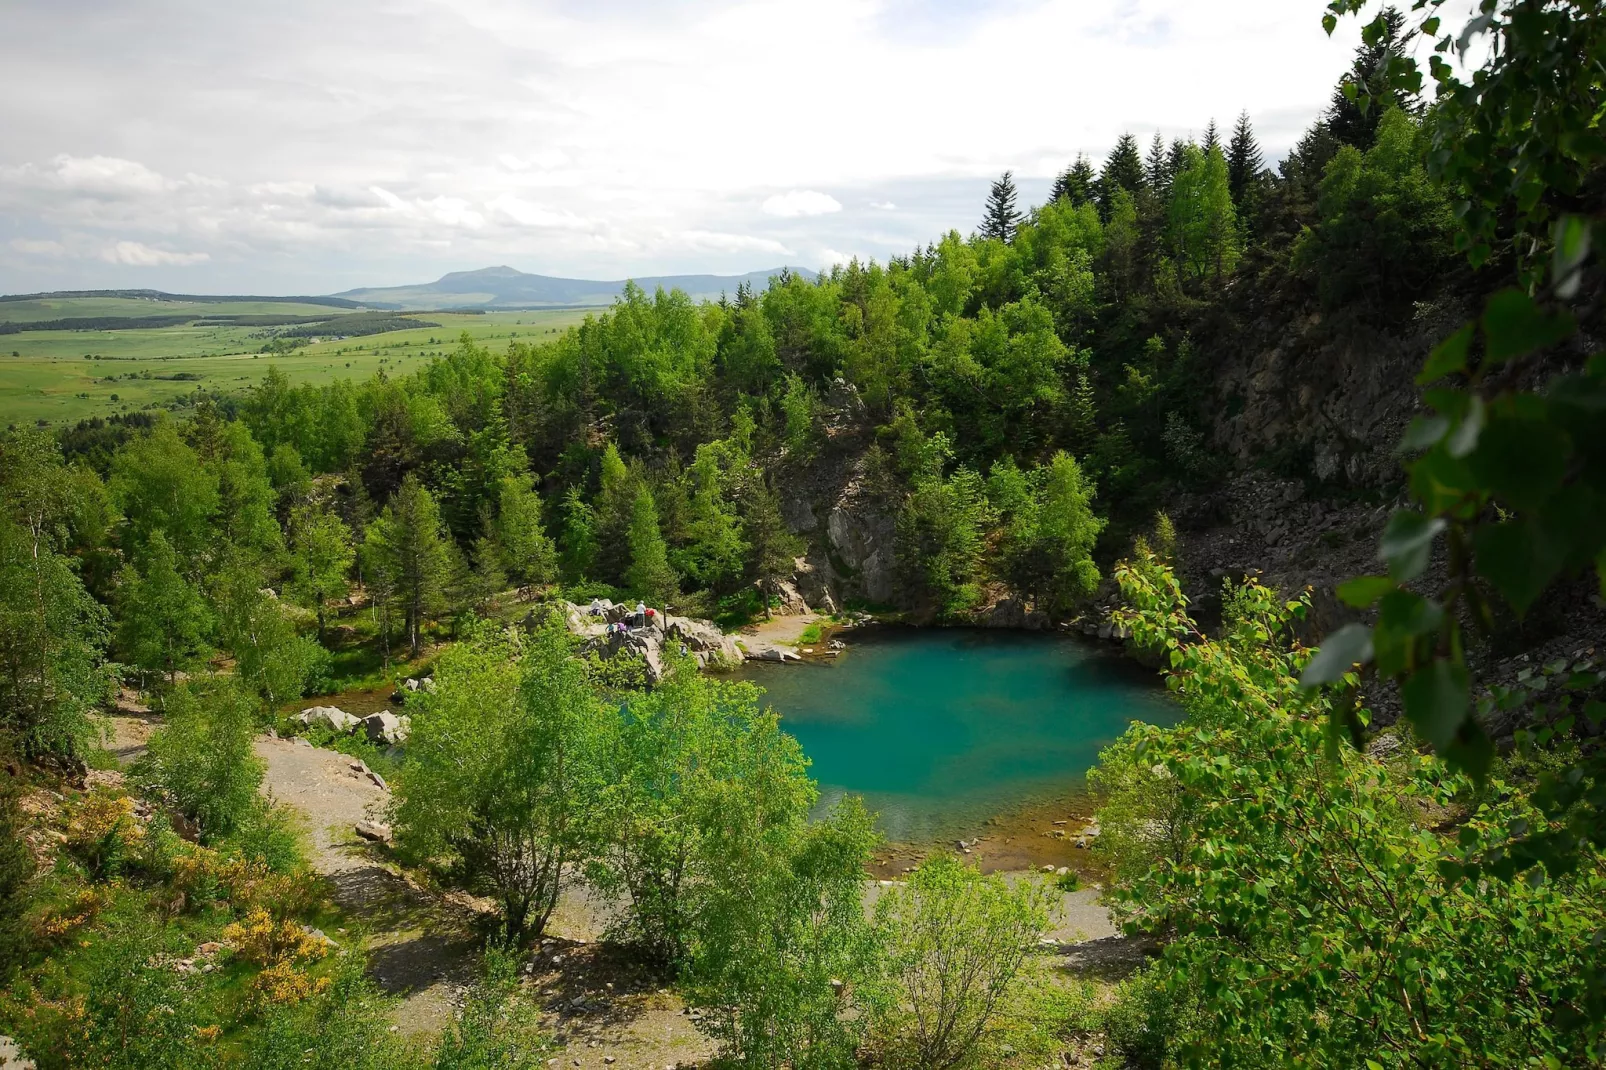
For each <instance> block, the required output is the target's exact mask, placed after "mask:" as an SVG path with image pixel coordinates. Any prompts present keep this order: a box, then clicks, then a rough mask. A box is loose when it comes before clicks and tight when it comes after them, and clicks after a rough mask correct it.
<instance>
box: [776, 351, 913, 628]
mask: <svg viewBox="0 0 1606 1070" xmlns="http://www.w3.org/2000/svg"><path fill="white" fill-rule="evenodd" d="M821 417H822V418H821V424H822V426H823V428H824V435H823V441H822V442H821V443H820V444H819V447H818V449H817V451H816V453H815V455H814V456H812V457H810V458H808V459H807V460H806V461H804V460H799V461H798V462H797V463H796V464H795V465H793V466H792V467H791V468H789V470H788V472H787V475H786V478H785V479H784V480H782V481H781V518H782V519H783V520H784V521H785V522H786V526H787V527H788V528H789V529H790V530H791V532H792V533H793V534H794V535H798V536H800V537H801V538H802V540H803V542H804V545H805V547H806V550H805V552H804V554H803V556H802V557H800V558H798V562H797V571H796V572H795V573H794V574H793V576H792V581H791V582H792V586H793V587H795V589H796V591H797V593H798V594H799V595H800V596H801V597H802V599H803V601H804V602H806V603H807V604H808V608H810V609H812V610H815V611H816V612H825V613H832V612H836V611H837V610H839V609H841V608H842V607H843V606H844V605H845V604H846V603H847V602H849V601H853V602H870V603H875V604H879V605H899V604H901V601H902V600H901V598H900V596H899V591H898V586H897V583H896V579H895V577H896V572H895V565H896V561H895V557H894V553H895V551H894V545H893V544H894V540H895V536H896V522H895V513H894V507H893V505H892V503H890V502H887V501H885V500H883V499H882V498H881V497H880V496H879V495H877V494H875V493H873V492H872V491H871V490H869V489H868V486H867V479H866V473H865V454H866V451H867V450H868V449H869V448H870V446H871V445H872V444H873V443H874V441H875V421H874V420H873V418H872V417H871V416H870V414H869V413H868V412H867V411H866V409H865V406H864V403H863V401H861V400H860V398H859V395H858V392H857V391H856V390H854V388H853V387H851V386H848V385H847V384H845V383H843V382H841V381H840V380H839V381H838V382H837V383H836V384H835V385H833V386H832V388H831V389H830V390H829V391H828V392H827V393H826V396H825V398H824V399H823V401H822V413H821Z"/></svg>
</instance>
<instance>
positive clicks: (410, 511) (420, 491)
mask: <svg viewBox="0 0 1606 1070" xmlns="http://www.w3.org/2000/svg"><path fill="white" fill-rule="evenodd" d="M367 547H368V550H369V558H370V561H371V564H370V568H371V569H374V570H376V571H378V572H381V573H383V576H375V577H374V579H375V581H377V582H379V583H380V584H381V585H382V586H383V587H384V588H385V589H387V590H389V591H394V592H395V593H394V595H393V597H394V599H395V600H396V602H397V603H399V606H400V608H401V610H402V612H403V614H404V617H405V621H406V627H407V641H408V645H409V647H410V648H411V650H412V656H413V657H415V658H416V657H417V656H418V655H419V654H420V653H421V652H422V651H423V622H424V618H425V617H427V616H430V615H431V614H434V613H436V612H439V611H440V610H441V609H443V608H445V605H446V600H445V593H446V584H447V581H448V580H449V579H450V578H451V574H452V564H453V556H454V554H453V551H454V550H455V547H453V546H452V544H451V543H450V541H449V540H448V539H447V537H446V532H445V529H444V528H443V527H442V525H441V512H440V507H439V506H438V505H437V504H436V503H435V498H434V496H433V495H431V494H430V493H429V491H428V490H426V489H425V488H424V485H423V484H422V483H420V482H419V481H418V477H417V476H416V475H413V474H411V473H408V475H407V477H406V478H405V479H403V480H402V484H401V487H400V488H399V489H398V490H397V491H396V494H395V497H393V498H392V499H391V500H390V503H389V504H388V505H386V506H385V510H384V512H382V513H380V514H379V518H378V519H377V520H375V521H374V522H373V523H372V524H370V525H369V527H368V539H367Z"/></svg>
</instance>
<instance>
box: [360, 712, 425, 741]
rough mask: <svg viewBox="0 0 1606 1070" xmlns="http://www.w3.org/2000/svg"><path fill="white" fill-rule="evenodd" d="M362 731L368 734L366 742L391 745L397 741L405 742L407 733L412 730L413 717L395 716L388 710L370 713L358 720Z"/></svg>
mask: <svg viewBox="0 0 1606 1070" xmlns="http://www.w3.org/2000/svg"><path fill="white" fill-rule="evenodd" d="M360 723H361V724H362V727H363V731H364V732H365V733H367V735H368V742H370V743H379V744H383V745H384V746H387V747H393V746H395V745H396V744H398V743H405V742H406V741H407V735H408V733H409V732H411V731H412V727H413V719H412V718H411V717H405V716H403V717H397V716H396V715H395V714H394V713H391V712H390V711H389V710H381V711H379V712H378V713H371V714H369V715H368V716H367V717H364V718H363V719H362V721H361V722H360Z"/></svg>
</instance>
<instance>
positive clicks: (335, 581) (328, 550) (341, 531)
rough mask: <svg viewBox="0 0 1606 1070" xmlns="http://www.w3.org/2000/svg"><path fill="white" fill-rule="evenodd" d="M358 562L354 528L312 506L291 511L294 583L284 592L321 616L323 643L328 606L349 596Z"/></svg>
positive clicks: (321, 639) (308, 505)
mask: <svg viewBox="0 0 1606 1070" xmlns="http://www.w3.org/2000/svg"><path fill="white" fill-rule="evenodd" d="M355 559H356V550H355V548H354V547H353V545H352V539H351V529H350V528H349V527H347V526H346V524H345V522H344V521H343V520H341V519H340V517H339V516H337V515H336V514H335V513H333V512H330V511H328V510H327V509H323V508H319V507H318V506H316V505H314V504H311V503H308V504H305V505H300V506H297V507H296V508H295V509H293V510H291V513H290V568H291V580H290V583H289V584H288V585H287V587H286V589H285V593H286V594H288V595H290V596H291V597H292V598H294V599H296V600H297V601H298V602H299V603H300V604H302V605H304V606H306V607H307V608H309V609H311V610H312V611H313V612H314V613H316V614H317V615H318V640H319V641H320V642H322V641H323V632H324V625H325V615H326V613H327V611H328V608H329V603H330V602H333V601H335V600H337V599H341V598H344V597H345V596H346V592H347V590H348V589H349V587H350V581H349V580H348V579H347V575H348V574H349V573H350V571H351V565H352V562H353V561H354V560H355Z"/></svg>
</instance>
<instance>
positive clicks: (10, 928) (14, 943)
mask: <svg viewBox="0 0 1606 1070" xmlns="http://www.w3.org/2000/svg"><path fill="white" fill-rule="evenodd" d="M0 762H3V763H4V766H3V767H0V985H3V984H4V983H5V982H7V981H8V980H9V979H10V977H11V971H12V970H13V969H14V968H15V967H16V966H18V965H20V964H21V963H22V960H23V955H24V954H25V953H26V952H27V950H28V936H29V933H28V924H27V921H26V914H27V911H28V907H29V898H30V897H29V888H28V883H29V881H30V880H32V878H33V875H34V861H33V854H32V853H31V852H30V851H29V850H28V844H27V841H26V840H24V839H23V836H22V833H23V815H22V810H21V808H20V807H19V806H18V805H17V801H18V799H19V798H20V797H21V795H22V785H20V784H19V783H18V782H17V781H18V779H19V777H18V776H17V775H16V774H14V773H13V772H12V771H11V766H10V763H11V755H10V754H8V753H6V752H5V751H0ZM19 771H20V770H19Z"/></svg>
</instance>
